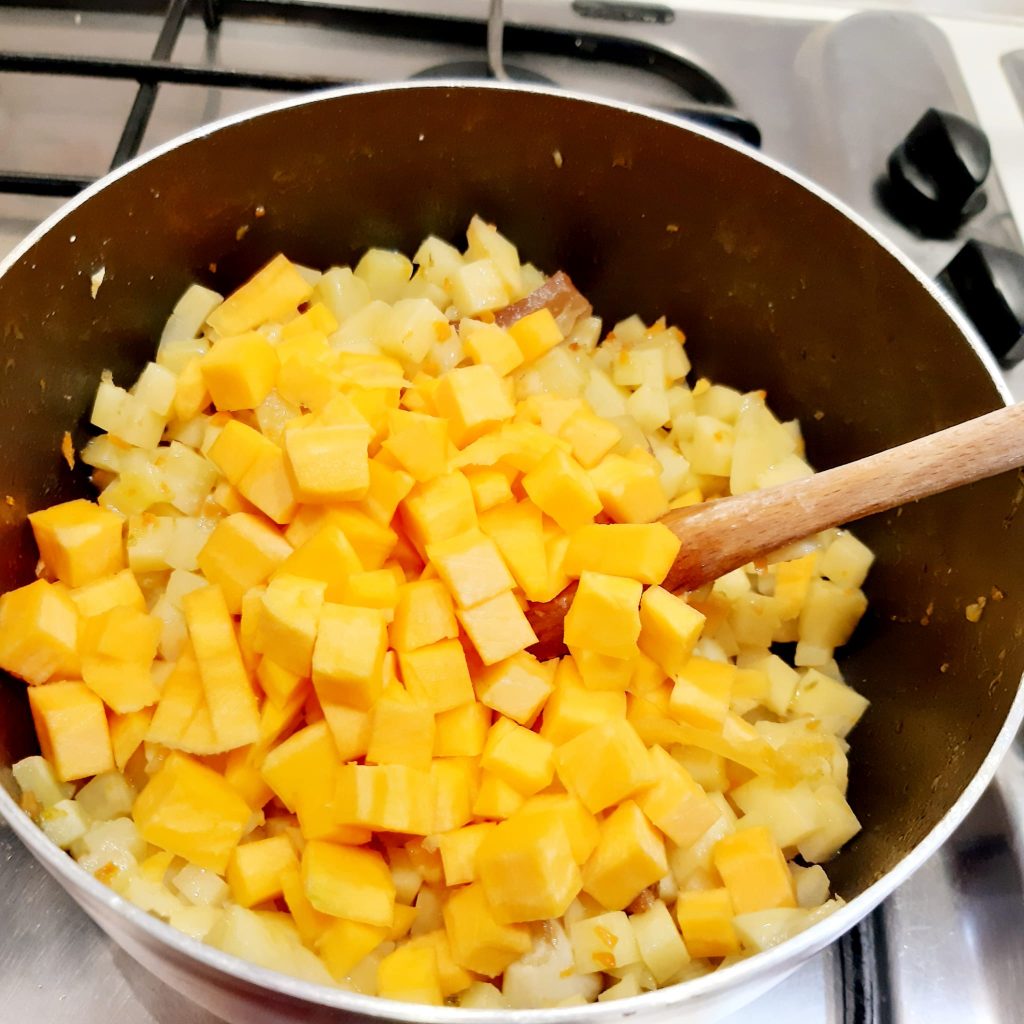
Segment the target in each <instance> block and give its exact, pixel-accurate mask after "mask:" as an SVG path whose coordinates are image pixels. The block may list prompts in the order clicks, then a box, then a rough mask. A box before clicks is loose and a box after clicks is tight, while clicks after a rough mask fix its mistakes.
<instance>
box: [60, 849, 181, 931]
mask: <svg viewBox="0 0 1024 1024" xmlns="http://www.w3.org/2000/svg"><path fill="white" fill-rule="evenodd" d="M79 863H81V862H79ZM123 895H124V898H125V899H126V900H128V901H129V902H130V903H134V904H135V906H137V907H138V908H139V909H140V910H145V911H146V912H147V913H149V914H155V915H156V916H157V917H162V918H163V919H164V920H165V921H166V920H169V919H170V918H171V917H172V916H173V915H174V914H175V913H177V912H180V911H182V910H185V909H186V908H185V904H184V903H182V902H181V900H179V899H178V897H177V896H175V895H174V893H172V892H171V891H170V890H169V889H167V888H165V887H164V886H163V885H161V884H160V883H159V882H154V881H153V880H152V879H149V878H144V877H143V876H142V875H138V874H132V875H130V876H129V877H128V878H126V879H125V884H124V891H123Z"/></svg>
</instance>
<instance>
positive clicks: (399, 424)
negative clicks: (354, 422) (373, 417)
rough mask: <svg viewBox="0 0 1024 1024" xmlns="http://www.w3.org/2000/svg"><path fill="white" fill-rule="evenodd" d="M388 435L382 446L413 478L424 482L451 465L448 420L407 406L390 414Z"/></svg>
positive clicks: (438, 474) (441, 473) (440, 473)
mask: <svg viewBox="0 0 1024 1024" xmlns="http://www.w3.org/2000/svg"><path fill="white" fill-rule="evenodd" d="M387 423H388V436H387V437H386V438H385V440H384V441H383V442H382V443H381V447H382V448H383V449H384V450H385V451H386V452H388V453H389V454H390V455H391V456H392V457H393V458H394V459H395V460H396V461H397V462H398V464H399V465H400V466H401V467H402V469H404V470H405V471H406V472H407V473H409V474H410V475H411V476H412V477H413V479H414V480H417V481H418V482H420V483H423V482H425V481H427V480H433V479H434V478H435V477H438V476H441V475H443V474H444V472H445V471H446V470H447V468H448V444H449V442H448V423H447V421H445V420H443V419H440V418H439V417H437V416H426V415H424V414H423V413H419V412H407V411H406V410H405V409H393V410H391V411H390V412H389V413H388V418H387Z"/></svg>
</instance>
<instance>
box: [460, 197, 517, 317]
mask: <svg viewBox="0 0 1024 1024" xmlns="http://www.w3.org/2000/svg"><path fill="white" fill-rule="evenodd" d="M466 241H467V242H468V243H469V246H468V248H467V249H466V258H467V259H468V260H481V259H489V260H491V261H492V262H493V263H494V266H495V267H496V268H497V270H498V273H499V274H500V275H501V279H502V281H504V283H505V287H506V288H507V289H508V293H509V295H510V296H511V297H512V298H515V299H518V298H520V297H522V296H523V295H525V294H526V293H525V292H524V291H523V274H522V270H521V269H520V267H519V250H518V249H516V247H515V246H514V245H513V244H512V243H511V242H510V241H509V240H508V239H507V238H506V237H505V236H504V235H503V234H501V232H500V231H498V229H497V228H496V227H495V226H494V225H493V224H488V223H487V222H486V221H485V220H483V219H481V218H480V217H477V216H474V217H473V219H472V220H471V221H470V222H469V229H468V230H467V231H466Z"/></svg>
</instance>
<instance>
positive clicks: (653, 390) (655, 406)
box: [626, 384, 671, 434]
mask: <svg viewBox="0 0 1024 1024" xmlns="http://www.w3.org/2000/svg"><path fill="white" fill-rule="evenodd" d="M626 411H627V412H628V413H629V415H630V416H632V417H633V419H635V420H636V422H637V423H638V424H639V426H640V429H641V430H643V431H644V433H647V434H649V433H651V432H653V431H655V430H658V429H659V428H660V427H663V426H664V425H665V424H666V423H668V421H669V419H670V418H671V413H670V412H669V408H668V398H667V397H666V395H665V388H664V385H661V386H658V387H654V386H651V385H650V384H641V385H640V386H639V387H638V388H637V389H636V391H634V392H633V394H631V395H630V396H629V398H627V399H626Z"/></svg>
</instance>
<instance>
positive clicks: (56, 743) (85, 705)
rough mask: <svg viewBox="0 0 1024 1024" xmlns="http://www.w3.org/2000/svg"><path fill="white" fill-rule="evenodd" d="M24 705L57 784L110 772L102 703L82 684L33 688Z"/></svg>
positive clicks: (73, 683) (108, 732) (54, 684)
mask: <svg viewBox="0 0 1024 1024" xmlns="http://www.w3.org/2000/svg"><path fill="white" fill-rule="evenodd" d="M28 702H29V708H30V710H31V712H32V721H33V723H34V724H35V729H36V736H37V737H38V739H39V748H40V750H41V751H42V754H43V757H45V758H46V760H47V761H48V762H49V763H50V764H51V765H52V766H53V771H54V773H55V774H56V776H57V778H58V779H60V781H61V782H71V781H74V780H76V779H84V778H87V777H88V776H91V775H99V774H101V773H102V772H108V771H112V770H113V768H114V757H113V752H112V750H111V747H110V731H109V728H108V726H107V717H106V714H105V712H104V709H103V702H102V701H101V700H100V699H99V697H97V696H96V694H94V693H93V692H92V691H91V690H90V689H89V688H88V687H87V686H85V684H84V683H76V682H65V683H50V684H48V685H47V686H33V687H31V688H30V689H29V691H28Z"/></svg>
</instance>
